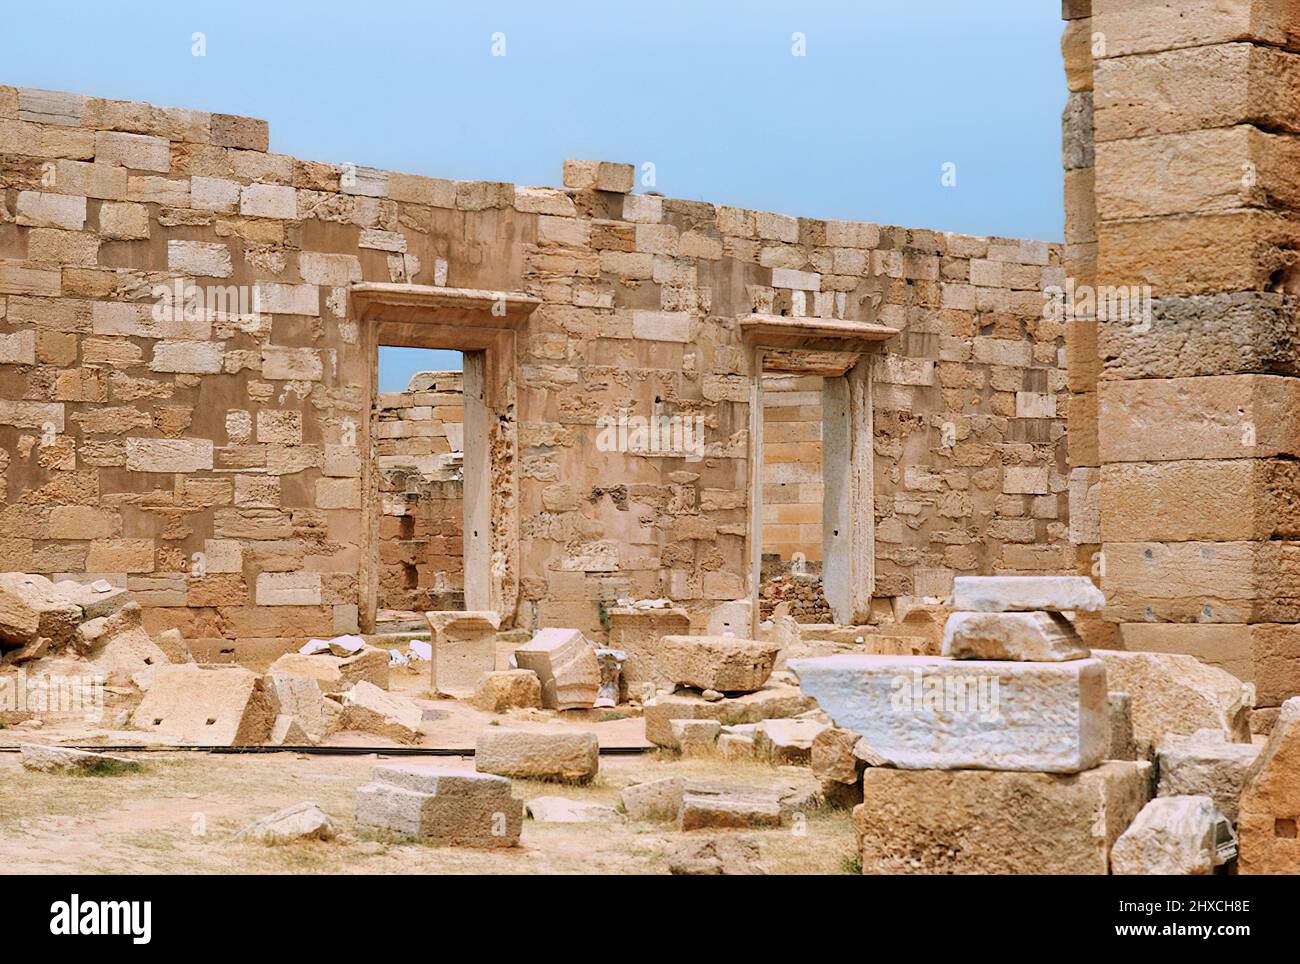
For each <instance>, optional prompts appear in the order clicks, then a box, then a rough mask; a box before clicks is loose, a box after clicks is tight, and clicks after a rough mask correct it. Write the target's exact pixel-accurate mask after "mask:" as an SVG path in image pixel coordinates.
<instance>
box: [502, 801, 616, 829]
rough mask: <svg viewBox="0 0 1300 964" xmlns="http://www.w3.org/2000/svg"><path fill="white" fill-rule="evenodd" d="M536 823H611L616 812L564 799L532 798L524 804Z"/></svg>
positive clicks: (603, 807) (605, 807)
mask: <svg viewBox="0 0 1300 964" xmlns="http://www.w3.org/2000/svg"><path fill="white" fill-rule="evenodd" d="M524 809H526V810H527V811H528V815H529V816H530V817H532V818H533V819H534V820H536V821H537V822H538V823H612V822H614V821H616V820H618V811H617V810H615V809H614V808H613V807H607V806H605V805H604V804H600V803H589V802H587V801H585V800H569V799H567V798H566V797H533V798H532V799H531V800H529V801H528V802H527V803H525V804H524Z"/></svg>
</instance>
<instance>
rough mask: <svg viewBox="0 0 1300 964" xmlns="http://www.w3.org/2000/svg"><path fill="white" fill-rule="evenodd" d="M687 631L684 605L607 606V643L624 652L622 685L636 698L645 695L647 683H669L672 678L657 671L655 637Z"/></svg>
mask: <svg viewBox="0 0 1300 964" xmlns="http://www.w3.org/2000/svg"><path fill="white" fill-rule="evenodd" d="M690 631H691V617H690V614H689V613H687V612H686V610H685V609H678V608H672V607H667V608H662V609H641V608H639V607H636V606H615V607H613V608H612V609H610V610H609V645H610V646H612V647H614V648H615V649H618V650H621V651H622V652H624V653H626V654H627V660H626V661H625V662H624V663H623V685H624V686H625V687H626V690H627V692H628V693H629V694H630V695H632V696H635V697H637V698H638V699H647V698H648V697H649V696H650V695H653V693H650V694H647V693H646V692H645V689H646V687H647V686H648V685H653V686H666V687H671V686H672V681H671V680H669V679H666V678H665V677H664V675H663V674H662V673H661V672H660V671H659V664H658V659H657V657H658V655H659V640H661V639H663V638H664V637H665V636H680V635H684V634H686V633H689V632H690Z"/></svg>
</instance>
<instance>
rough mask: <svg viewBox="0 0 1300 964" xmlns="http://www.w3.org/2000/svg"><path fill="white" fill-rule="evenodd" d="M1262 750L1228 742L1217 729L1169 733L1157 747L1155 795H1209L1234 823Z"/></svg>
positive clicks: (1257, 747)
mask: <svg viewBox="0 0 1300 964" xmlns="http://www.w3.org/2000/svg"><path fill="white" fill-rule="evenodd" d="M1261 749H1262V747H1260V746H1259V745H1257V744H1253V743H1229V742H1228V741H1227V740H1225V739H1224V736H1223V733H1222V731H1220V730H1198V731H1197V732H1195V733H1193V734H1192V735H1191V736H1180V735H1178V734H1170V735H1168V736H1166V737H1165V738H1164V739H1162V740H1161V741H1160V743H1159V745H1158V746H1157V747H1156V769H1157V771H1158V772H1159V783H1158V785H1157V790H1156V794H1157V796H1161V797H1174V796H1206V797H1209V798H1210V799H1211V800H1213V801H1214V803H1215V806H1217V807H1218V808H1219V809H1220V810H1221V811H1223V815H1224V816H1225V817H1227V818H1228V819H1229V820H1230V821H1232V822H1233V823H1236V822H1237V804H1238V800H1239V799H1240V797H1241V791H1242V789H1243V788H1244V787H1245V785H1246V775H1247V773H1248V772H1249V771H1250V767H1251V765H1252V764H1253V763H1254V762H1255V760H1256V759H1257V758H1258V757H1259V754H1260V750H1261Z"/></svg>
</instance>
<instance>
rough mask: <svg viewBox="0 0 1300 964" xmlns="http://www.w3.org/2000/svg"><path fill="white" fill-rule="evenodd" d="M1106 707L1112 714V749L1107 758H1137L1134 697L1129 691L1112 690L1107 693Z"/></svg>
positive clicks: (1107, 752)
mask: <svg viewBox="0 0 1300 964" xmlns="http://www.w3.org/2000/svg"><path fill="white" fill-rule="evenodd" d="M1106 707H1107V712H1108V714H1109V716H1110V749H1109V750H1107V751H1106V759H1107V760H1136V759H1137V758H1138V757H1137V740H1136V739H1135V738H1134V736H1133V698H1132V697H1131V696H1129V695H1128V694H1127V693H1121V692H1119V691H1117V690H1111V691H1110V692H1109V693H1107V694H1106Z"/></svg>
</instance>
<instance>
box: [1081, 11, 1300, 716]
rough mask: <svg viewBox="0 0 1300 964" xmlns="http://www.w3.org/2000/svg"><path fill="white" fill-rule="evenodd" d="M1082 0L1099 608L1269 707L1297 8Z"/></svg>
mask: <svg viewBox="0 0 1300 964" xmlns="http://www.w3.org/2000/svg"><path fill="white" fill-rule="evenodd" d="M1074 6H1076V4H1074V3H1068V4H1067V7H1074ZM1091 6H1092V10H1091V12H1092V14H1093V17H1092V23H1091V28H1090V30H1091V34H1092V37H1093V40H1092V44H1091V51H1092V54H1093V60H1092V65H1093V75H1094V87H1095V123H1094V131H1095V138H1094V139H1095V153H1096V178H1095V187H1096V190H1095V202H1096V216H1097V240H1098V252H1097V253H1098V257H1097V279H1098V282H1099V288H1098V294H1099V295H1100V296H1101V297H1102V299H1103V300H1109V302H1110V305H1109V309H1108V310H1106V311H1099V312H1098V314H1099V319H1098V324H1097V327H1096V332H1097V346H1096V358H1097V359H1098V360H1099V362H1100V370H1099V371H1098V373H1097V379H1098V382H1097V384H1098V391H1097V392H1096V398H1097V405H1098V409H1097V411H1098V416H1097V418H1098V430H1097V439H1098V455H1099V459H1098V460H1097V463H1098V464H1099V465H1100V474H1101V488H1100V529H1101V531H1100V538H1101V541H1102V559H1101V562H1102V577H1101V584H1102V588H1103V590H1104V592H1105V593H1106V596H1107V600H1108V606H1107V609H1106V611H1105V617H1106V619H1107V620H1109V621H1111V622H1113V623H1114V624H1115V625H1116V628H1117V631H1118V638H1119V643H1120V645H1122V646H1123V647H1124V648H1127V649H1135V650H1164V651H1175V652H1183V653H1190V654H1193V655H1195V656H1198V657H1200V658H1201V659H1203V660H1205V661H1206V662H1210V663H1215V664H1218V665H1220V666H1223V667H1224V668H1226V669H1228V670H1230V671H1232V672H1234V673H1236V674H1238V675H1239V676H1241V677H1243V678H1245V679H1253V680H1254V682H1255V684H1256V686H1257V689H1258V702H1257V705H1258V706H1261V707H1273V708H1276V707H1278V706H1280V704H1281V702H1282V701H1283V700H1284V699H1286V698H1287V696H1289V695H1292V694H1295V693H1297V692H1300V628H1298V627H1297V622H1300V541H1297V540H1300V466H1298V465H1297V463H1296V462H1295V461H1293V460H1294V459H1296V458H1297V457H1300V377H1297V375H1300V350H1298V349H1300V332H1298V331H1297V330H1296V329H1297V307H1296V301H1295V298H1294V297H1293V296H1292V295H1291V294H1290V293H1289V292H1292V291H1295V290H1296V286H1297V284H1300V266H1298V262H1300V217H1298V212H1300V173H1297V172H1300V163H1297V161H1300V137H1297V136H1296V135H1297V132H1300V53H1297V51H1300V4H1295V3H1293V2H1286V0H1260V2H1256V3H1240V4H1224V3H1219V2H1215V0H1185V2H1180V3H1177V4H1172V3H1167V2H1165V0H1092V4H1091ZM1076 22H1077V21H1071V23H1072V24H1074V23H1076ZM1077 29H1079V30H1080V32H1082V30H1083V29H1084V28H1077ZM1069 33H1070V29H1067V35H1068V34H1069ZM1067 153H1068V152H1067ZM1148 296H1149V300H1148ZM1077 347H1078V350H1079V352H1080V353H1083V354H1086V351H1085V348H1084V346H1083V344H1082V343H1080V344H1079V345H1078V346H1077ZM1081 364H1082V363H1081ZM1073 376H1074V366H1073V364H1072V366H1071V377H1072V379H1073ZM1071 387H1072V388H1073V385H1072V386H1071ZM1082 394H1083V395H1086V394H1087V393H1086V392H1084V393H1082ZM1075 431H1076V425H1075V421H1074V419H1073V418H1072V419H1071V422H1070V432H1071V434H1072V435H1073V433H1074V432H1075ZM1086 448H1087V444H1086V442H1085V443H1083V445H1082V449H1081V450H1086ZM1074 453H1075V445H1074V442H1073V440H1072V442H1071V459H1072V461H1073V460H1074ZM1076 464H1078V465H1079V466H1081V467H1090V466H1091V465H1092V464H1093V463H1092V462H1091V461H1085V460H1083V457H1082V456H1080V461H1079V462H1078V463H1076ZM1275 716H1276V710H1275V709H1274V710H1273V711H1271V712H1270V711H1268V710H1265V711H1264V712H1261V713H1258V714H1257V719H1256V724H1257V725H1258V726H1260V727H1261V728H1263V727H1267V726H1268V725H1269V723H1270V722H1271V718H1272V717H1275Z"/></svg>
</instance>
